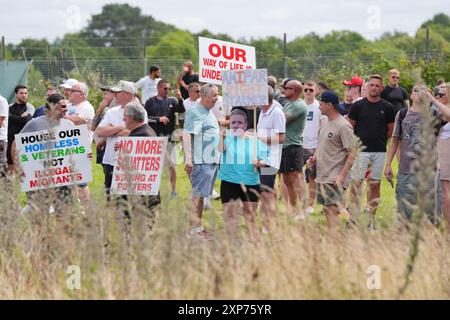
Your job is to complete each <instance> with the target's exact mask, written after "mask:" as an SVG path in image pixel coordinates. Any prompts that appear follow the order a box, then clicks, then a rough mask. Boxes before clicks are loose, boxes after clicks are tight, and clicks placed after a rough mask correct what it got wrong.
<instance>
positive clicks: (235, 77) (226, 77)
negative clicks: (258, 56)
mask: <svg viewBox="0 0 450 320" xmlns="http://www.w3.org/2000/svg"><path fill="white" fill-rule="evenodd" d="M222 96H223V105H224V106H230V107H234V106H264V105H267V104H268V103H269V98H268V95H267V69H254V70H227V71H223V72H222Z"/></svg>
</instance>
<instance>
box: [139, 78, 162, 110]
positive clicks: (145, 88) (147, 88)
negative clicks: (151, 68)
mask: <svg viewBox="0 0 450 320" xmlns="http://www.w3.org/2000/svg"><path fill="white" fill-rule="evenodd" d="M159 80H161V78H156V79H155V80H153V79H151V78H150V77H149V76H145V77H143V78H142V79H140V80H139V81H138V82H136V85H137V87H138V88H139V89H141V91H142V98H141V102H142V105H144V106H145V103H146V102H147V100H148V99H150V98H151V97H154V96H156V95H157V94H158V90H157V89H156V86H157V85H158V82H159Z"/></svg>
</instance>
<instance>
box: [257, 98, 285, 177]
mask: <svg viewBox="0 0 450 320" xmlns="http://www.w3.org/2000/svg"><path fill="white" fill-rule="evenodd" d="M278 133H286V116H285V115H284V112H283V110H282V109H281V108H279V107H278V106H277V105H276V104H274V103H272V106H271V107H270V108H269V110H267V112H264V110H261V113H260V114H259V121H258V127H257V134H258V136H259V137H270V136H274V135H276V134H278ZM282 147H283V144H282V143H278V144H274V143H272V144H271V145H270V156H269V163H268V165H269V166H271V167H272V168H275V169H279V168H280V162H281V150H282Z"/></svg>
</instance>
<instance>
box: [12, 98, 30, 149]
mask: <svg viewBox="0 0 450 320" xmlns="http://www.w3.org/2000/svg"><path fill="white" fill-rule="evenodd" d="M25 111H27V104H26V103H25V104H19V103H17V102H16V103H14V104H12V105H10V106H9V120H8V135H9V138H8V140H10V141H12V140H14V135H16V134H18V133H19V132H20V131H22V129H23V127H25V125H26V124H27V122H28V121H30V120H31V117H32V116H31V114H29V115H27V116H26V117H21V116H20V115H21V114H22V113H24V112H25Z"/></svg>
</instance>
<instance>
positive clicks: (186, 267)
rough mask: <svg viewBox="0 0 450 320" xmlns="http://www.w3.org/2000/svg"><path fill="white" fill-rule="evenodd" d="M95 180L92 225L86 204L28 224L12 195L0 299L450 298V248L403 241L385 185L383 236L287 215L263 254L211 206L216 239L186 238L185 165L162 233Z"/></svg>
mask: <svg viewBox="0 0 450 320" xmlns="http://www.w3.org/2000/svg"><path fill="white" fill-rule="evenodd" d="M93 170H94V181H92V182H91V183H90V189H91V195H92V199H91V202H90V203H89V204H83V205H84V207H85V209H86V214H84V215H83V214H80V210H79V206H77V205H75V206H73V207H70V208H66V212H65V213H64V215H63V216H62V217H61V219H59V220H57V219H56V218H55V216H54V215H48V214H44V215H43V214H42V213H40V214H37V213H35V214H32V215H29V216H21V215H20V213H19V212H20V211H19V202H18V201H17V186H15V187H14V188H15V189H14V190H15V192H16V193H14V191H13V190H12V188H11V187H7V186H6V187H5V186H3V188H4V191H3V192H1V193H0V194H1V195H0V201H1V203H2V206H3V210H2V211H1V214H0V224H1V228H0V298H3V299H26V298H31V299H55V298H57V299H132V298H133V299H449V298H450V268H449V267H450V254H449V253H450V250H449V244H450V242H449V241H448V238H446V236H445V234H444V233H443V232H442V230H438V229H436V228H434V227H432V226H430V225H428V224H427V223H426V221H425V220H424V221H423V222H422V223H421V224H418V228H413V229H412V231H411V232H406V231H404V230H403V231H398V230H397V229H396V228H395V226H396V225H395V221H396V214H395V199H394V192H393V190H392V189H391V187H390V186H389V184H387V183H386V181H383V184H382V198H383V201H382V204H381V207H380V209H379V212H378V215H377V222H378V226H379V228H378V230H377V231H375V232H369V231H368V230H367V228H366V227H365V226H364V227H361V228H356V229H354V230H346V229H345V228H343V229H342V231H341V232H339V233H333V234H329V233H328V231H327V228H326V225H325V219H324V216H323V215H322V214H321V210H320V207H316V211H315V213H314V214H313V215H312V216H310V218H309V219H308V220H307V221H302V222H299V221H295V220H294V219H293V218H292V213H290V212H287V210H286V209H285V207H284V206H283V205H280V206H279V211H278V222H279V223H278V224H279V225H278V227H277V229H276V230H274V231H273V233H271V234H269V235H264V238H263V241H262V242H260V243H259V244H258V245H254V244H252V243H250V242H249V241H247V240H246V239H247V238H246V233H245V225H244V224H243V223H242V224H241V225H242V228H241V230H242V232H241V234H240V235H239V236H238V237H237V238H236V239H228V238H227V237H226V236H225V234H224V232H223V229H222V223H223V219H222V212H221V206H220V201H212V204H213V208H212V209H211V210H207V211H206V212H205V217H204V220H205V224H206V225H207V227H208V228H210V230H211V231H212V232H213V240H212V241H208V242H203V241H198V240H193V239H191V238H190V237H188V236H187V231H188V216H189V213H190V212H191V210H192V209H191V206H190V201H189V197H190V186H189V184H188V180H187V178H186V176H185V174H184V172H183V165H178V166H177V173H178V181H177V182H178V187H177V191H178V197H177V198H175V199H170V198H169V196H168V195H169V183H168V181H167V178H164V179H163V183H162V186H161V194H162V208H161V211H160V212H159V214H158V216H157V219H156V223H155V225H154V227H153V229H152V231H151V232H149V230H148V228H147V227H146V222H147V221H146V220H145V217H144V215H143V214H142V213H143V209H142V208H138V209H136V210H134V211H133V212H132V220H131V221H132V223H131V225H129V226H127V225H126V224H125V223H124V219H123V218H122V217H123V216H122V213H121V212H118V210H117V209H116V208H115V207H113V206H111V205H107V204H106V202H105V198H104V195H103V192H102V184H103V175H102V170H101V166H99V165H94V166H93ZM166 175H167V172H166V173H165V177H166ZM216 190H218V185H217V186H216ZM125 228H126V229H127V230H128V232H124V229H125ZM78 271H79V273H78ZM374 277H375V278H374ZM377 279H378V280H377ZM78 280H79V282H78ZM78 284H79V286H78Z"/></svg>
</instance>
